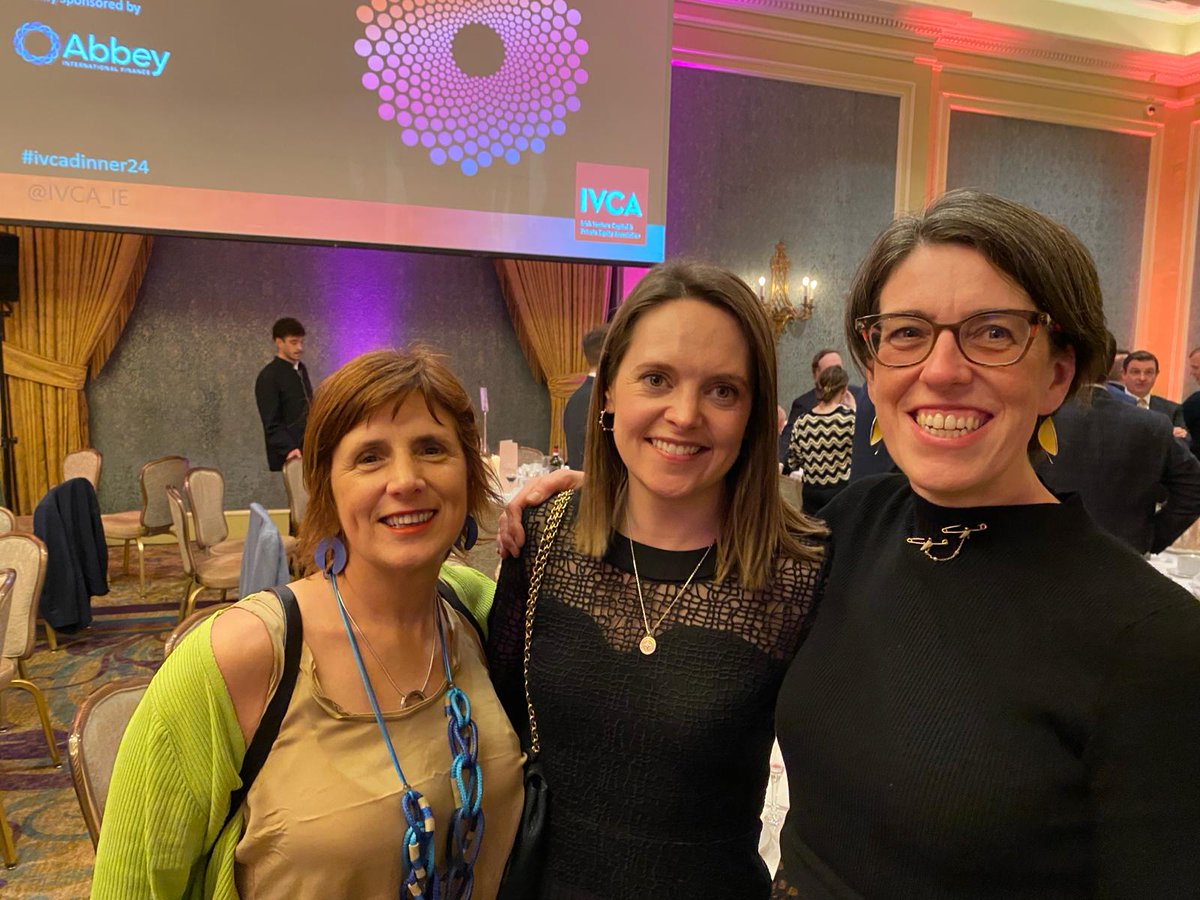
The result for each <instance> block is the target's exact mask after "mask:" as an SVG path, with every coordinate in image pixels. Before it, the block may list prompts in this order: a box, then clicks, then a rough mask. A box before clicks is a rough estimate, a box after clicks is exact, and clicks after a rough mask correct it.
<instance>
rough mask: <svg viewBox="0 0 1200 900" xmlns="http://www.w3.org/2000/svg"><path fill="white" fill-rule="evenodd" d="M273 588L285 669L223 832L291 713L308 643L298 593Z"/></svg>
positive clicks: (232, 794)
mask: <svg viewBox="0 0 1200 900" xmlns="http://www.w3.org/2000/svg"><path fill="white" fill-rule="evenodd" d="M271 591H272V593H274V594H275V596H276V597H278V598H279V603H280V605H281V606H282V607H283V618H284V623H285V626H286V627H285V630H284V636H283V672H282V673H280V676H279V684H278V685H276V687H275V693H274V694H272V695H271V700H270V702H268V703H267V708H266V709H265V710H263V714H262V719H260V720H259V723H258V728H257V729H256V730H255V732H254V737H253V738H251V739H250V746H249V747H247V748H246V755H245V757H243V759H242V768H241V771H240V772H239V773H238V775H239V776H240V777H241V780H242V784H241V787H239V788H236V789H235V790H233V791H231V792H230V794H229V812H228V814H227V815H226V816H225V824H224V825H222V826H221V831H224V830H225V829H226V827H228V825H229V823H230V822H232V821H233V817H234V816H236V815H237V813H238V810H240V809H241V808H242V804H243V803H244V802H245V800H246V795H247V794H248V793H250V786H251V785H252V784H254V779H255V778H257V777H258V773H259V771H260V770H261V769H262V767H263V763H265V762H266V761H267V755H268V754H269V753H270V752H271V747H272V745H273V744H274V743H275V738H276V737H278V736H279V726H280V725H282V724H283V717H284V714H286V713H287V709H288V705H289V704H290V703H291V702H292V691H293V690H295V688H296V676H297V675H299V673H300V650H301V647H302V645H303V643H304V623H303V621H302V620H301V618H300V605H299V604H298V603H297V602H296V595H295V594H293V593H292V589H291V588H290V587H288V586H287V585H281V586H279V587H273V588H271ZM218 833H219V832H218Z"/></svg>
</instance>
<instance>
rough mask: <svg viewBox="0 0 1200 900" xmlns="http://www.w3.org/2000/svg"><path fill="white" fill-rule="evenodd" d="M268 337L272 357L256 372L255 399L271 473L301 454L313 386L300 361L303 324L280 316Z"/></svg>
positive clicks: (302, 346)
mask: <svg viewBox="0 0 1200 900" xmlns="http://www.w3.org/2000/svg"><path fill="white" fill-rule="evenodd" d="M271 337H272V338H273V339H274V341H275V358H274V359H273V360H271V361H270V362H269V363H267V365H266V366H265V367H264V368H263V370H262V371H261V372H259V373H258V380H257V381H255V382H254V399H255V402H256V403H257V404H258V415H259V418H261V419H262V425H263V435H264V437H265V438H266V442H267V465H268V466H269V467H270V469H271V471H272V472H279V471H282V469H283V464H284V463H285V462H286V461H287V460H289V459H291V458H292V457H294V456H299V455H300V447H301V445H302V444H303V443H304V427H305V425H307V424H308V404H309V403H310V402H311V401H312V395H313V389H312V382H310V381H309V380H308V369H306V368H305V367H304V363H302V362H300V357H301V356H303V355H304V326H303V325H301V324H300V323H299V322H298V321H296V320H295V319H291V318H283V319H280V320H279V321H278V322H276V323H275V324H274V326H272V328H271Z"/></svg>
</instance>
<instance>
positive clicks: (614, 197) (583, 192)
mask: <svg viewBox="0 0 1200 900" xmlns="http://www.w3.org/2000/svg"><path fill="white" fill-rule="evenodd" d="M579 211H580V212H581V213H596V214H599V215H603V214H604V213H608V215H610V216H639V217H640V216H641V215H642V205H641V204H640V203H638V197H637V194H635V193H633V192H632V191H631V192H630V193H629V194H628V196H626V194H625V192H624V191H597V190H594V189H593V188H581V189H580V191H579Z"/></svg>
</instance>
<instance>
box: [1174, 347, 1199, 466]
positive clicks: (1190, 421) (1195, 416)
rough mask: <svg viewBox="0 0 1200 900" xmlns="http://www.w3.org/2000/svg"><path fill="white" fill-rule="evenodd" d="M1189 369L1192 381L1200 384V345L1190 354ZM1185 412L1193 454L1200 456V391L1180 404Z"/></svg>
mask: <svg viewBox="0 0 1200 900" xmlns="http://www.w3.org/2000/svg"><path fill="white" fill-rule="evenodd" d="M1188 371H1189V372H1190V373H1191V375H1192V381H1194V382H1195V383H1196V384H1197V385H1200V347H1197V348H1196V349H1194V350H1193V351H1192V352H1191V353H1189V354H1188ZM1179 408H1180V411H1181V412H1182V413H1183V427H1184V428H1186V429H1187V430H1188V434H1190V435H1191V437H1192V440H1191V446H1192V455H1193V456H1196V457H1200V391H1193V392H1192V393H1191V394H1189V395H1188V396H1187V397H1186V398H1184V401H1183V402H1182V403H1181V404H1179Z"/></svg>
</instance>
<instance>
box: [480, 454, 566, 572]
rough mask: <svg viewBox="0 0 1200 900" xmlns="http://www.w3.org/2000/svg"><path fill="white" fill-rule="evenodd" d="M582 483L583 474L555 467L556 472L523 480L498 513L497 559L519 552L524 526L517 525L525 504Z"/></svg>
mask: <svg viewBox="0 0 1200 900" xmlns="http://www.w3.org/2000/svg"><path fill="white" fill-rule="evenodd" d="M582 486H583V473H582V472H579V471H576V470H574V469H559V470H558V471H557V472H551V473H550V474H549V475H539V476H538V477H537V478H531V479H530V480H529V481H527V482H525V484H524V485H523V486H522V487H521V489H520V490H519V491H517V493H516V496H514V497H513V498H512V499H511V500H510V501H508V505H507V506H505V507H504V510H503V511H502V512H501V513H500V523H499V525H498V526H497V530H496V548H497V551H498V552H499V553H500V557H501V559H504V558H507V557H509V556H520V555H521V548H522V547H523V546H525V528H524V526H522V525H521V513H522V511H523V510H524V509H525V507H527V506H537V505H538V504H539V503H541V502H542V501H543V500H545V499H546V498H547V497H550V496H552V495H554V494H557V493H558V492H559V491H569V490H573V489H575V488H579V487H582Z"/></svg>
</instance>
